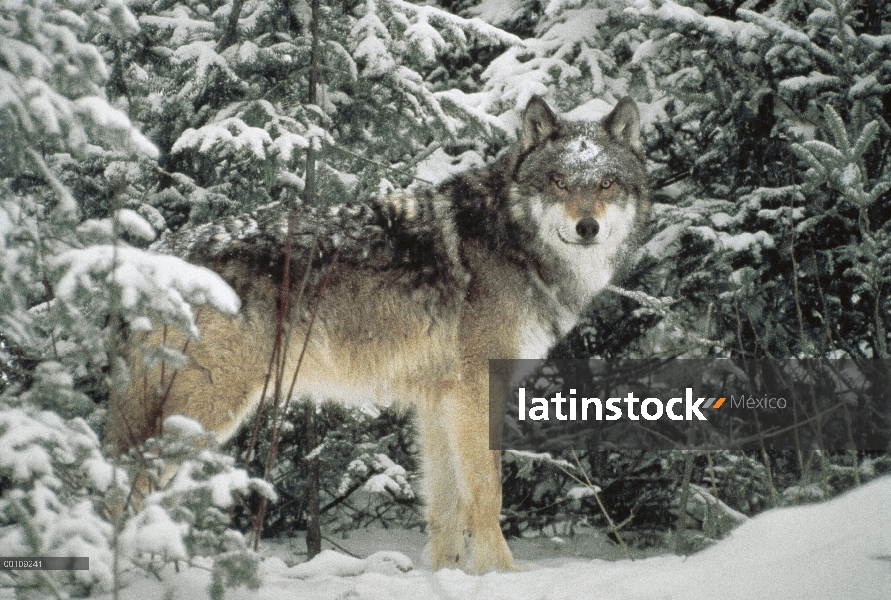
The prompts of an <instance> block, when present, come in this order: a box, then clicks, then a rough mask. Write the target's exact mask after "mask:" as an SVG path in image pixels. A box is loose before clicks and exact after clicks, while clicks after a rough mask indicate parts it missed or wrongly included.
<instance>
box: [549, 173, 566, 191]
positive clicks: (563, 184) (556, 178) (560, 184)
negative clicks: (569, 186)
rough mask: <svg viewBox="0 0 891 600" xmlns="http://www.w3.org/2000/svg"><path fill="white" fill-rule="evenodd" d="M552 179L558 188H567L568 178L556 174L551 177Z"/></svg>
mask: <svg viewBox="0 0 891 600" xmlns="http://www.w3.org/2000/svg"><path fill="white" fill-rule="evenodd" d="M551 181H552V182H553V183H554V185H555V186H557V188H558V189H561V190H565V189H566V180H565V179H563V178H562V177H560V176H559V175H554V176H552V177H551Z"/></svg>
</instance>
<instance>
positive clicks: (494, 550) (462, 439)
mask: <svg viewBox="0 0 891 600" xmlns="http://www.w3.org/2000/svg"><path fill="white" fill-rule="evenodd" d="M463 391H464V393H463V394H461V395H460V396H459V397H460V401H459V403H458V408H459V410H458V411H456V412H457V414H456V419H455V422H454V427H453V431H454V442H453V443H454V446H455V450H456V453H457V458H458V473H459V479H460V480H461V482H462V488H463V490H465V493H464V494H463V496H464V497H466V498H467V500H466V502H464V503H462V504H461V505H460V508H461V509H462V510H463V514H464V518H465V519H466V521H467V525H468V531H469V534H470V555H471V558H472V568H473V570H474V571H476V572H478V573H484V572H486V571H490V570H492V569H512V568H513V567H514V559H513V556H512V555H511V551H510V548H508V546H507V542H506V541H505V540H504V534H502V533H501V525H500V523H499V515H500V513H501V454H500V452H497V451H492V450H489V411H488V404H487V401H486V399H487V398H488V394H487V393H486V391H485V388H484V387H482V386H467V387H466V388H465V390H463Z"/></svg>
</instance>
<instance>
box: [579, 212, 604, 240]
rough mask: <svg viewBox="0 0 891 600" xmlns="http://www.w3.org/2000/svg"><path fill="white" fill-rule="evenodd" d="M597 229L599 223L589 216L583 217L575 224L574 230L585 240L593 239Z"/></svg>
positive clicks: (598, 229)
mask: <svg viewBox="0 0 891 600" xmlns="http://www.w3.org/2000/svg"><path fill="white" fill-rule="evenodd" d="M598 231H600V225H598V224H597V221H596V220H595V219H592V218H591V217H585V218H584V219H582V220H581V221H579V222H578V223H577V224H576V226H575V232H576V233H577V234H579V237H580V238H582V239H583V240H584V241H586V242H590V241H591V240H593V239H594V238H595V237H596V236H597V232H598Z"/></svg>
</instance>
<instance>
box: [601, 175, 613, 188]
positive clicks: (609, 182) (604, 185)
mask: <svg viewBox="0 0 891 600" xmlns="http://www.w3.org/2000/svg"><path fill="white" fill-rule="evenodd" d="M612 184H613V180H612V179H610V178H609V177H607V178H606V179H604V180H603V181H601V182H600V187H602V188H603V189H606V188H608V187H609V186H611V185H612Z"/></svg>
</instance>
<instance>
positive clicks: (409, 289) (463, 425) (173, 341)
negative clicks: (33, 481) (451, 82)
mask: <svg viewBox="0 0 891 600" xmlns="http://www.w3.org/2000/svg"><path fill="white" fill-rule="evenodd" d="M648 194H649V192H648V183H647V173H646V168H645V157H644V152H643V148H642V145H641V139H640V118H639V113H638V109H637V106H636V104H635V103H634V101H633V100H632V99H630V98H624V99H622V100H621V101H619V102H618V104H617V105H616V106H615V108H614V109H613V110H612V111H611V112H610V113H609V114H608V115H607V116H606V117H604V118H603V119H601V120H599V121H573V120H569V119H566V118H562V117H559V116H557V114H556V113H555V112H554V111H553V110H552V109H551V108H550V106H548V104H547V103H546V102H545V101H544V100H543V99H541V98H539V97H533V98H532V99H531V100H529V102H528V105H527V106H526V107H525V110H524V111H523V113H522V130H521V132H520V134H519V136H518V139H517V141H516V142H515V143H514V144H513V145H512V146H511V147H509V148H508V149H507V150H506V151H505V152H503V153H502V154H501V155H499V157H498V158H496V160H495V161H494V162H493V163H492V164H491V165H489V166H486V167H483V168H479V169H476V170H472V171H470V172H467V173H463V174H459V175H457V176H454V177H453V178H451V179H449V180H447V181H445V182H444V183H442V184H440V185H439V186H437V187H435V188H432V189H428V190H425V191H421V192H416V193H402V194H394V195H390V196H386V197H382V198H378V199H374V200H371V201H368V202H365V203H346V204H337V205H328V206H299V207H297V208H296V209H295V210H292V211H289V210H286V209H285V208H283V207H282V206H280V205H278V206H276V205H270V206H267V207H264V208H261V209H259V210H257V211H255V212H253V213H250V214H246V215H243V216H239V217H230V218H226V219H223V220H220V221H218V222H215V223H211V224H207V225H203V226H200V227H195V228H193V229H187V230H182V231H180V232H177V233H175V234H169V235H167V236H165V237H162V239H161V240H160V241H159V242H157V243H156V246H155V247H156V249H158V250H160V251H164V252H169V253H173V254H177V255H179V256H181V257H183V258H185V259H187V260H189V261H190V262H193V263H195V264H199V265H204V266H206V267H208V268H210V269H212V270H214V271H216V272H217V273H218V274H219V275H221V276H222V278H223V279H225V281H226V282H227V283H228V284H229V285H230V286H231V287H232V288H233V289H234V290H235V291H236V292H237V293H238V295H239V297H240V298H241V301H242V308H241V311H240V313H239V314H238V315H235V316H233V315H225V314H222V313H219V312H215V311H214V310H212V309H210V308H207V307H205V308H204V309H202V312H201V314H200V318H199V327H200V329H201V337H200V339H197V340H195V339H193V340H187V338H186V336H185V335H184V334H182V333H177V332H174V331H169V332H168V331H165V332H164V333H163V334H162V333H160V332H155V333H153V334H149V338H148V339H145V340H141V343H140V344H134V345H133V346H134V347H139V346H142V347H144V346H145V345H146V344H152V343H160V342H161V341H162V338H163V341H164V342H165V343H166V344H167V345H170V346H174V347H182V348H184V351H185V354H186V355H187V356H188V359H189V360H188V364H186V365H185V366H184V367H181V368H180V369H178V370H177V371H176V373H175V375H173V376H172V375H171V373H170V371H169V370H168V371H167V373H166V379H165V372H164V367H163V365H150V364H148V362H147V361H143V360H141V358H140V355H139V352H138V351H135V350H134V351H133V352H132V353H131V356H130V357H129V361H130V366H131V384H130V387H129V388H128V389H126V390H125V391H124V392H123V393H121V394H118V395H117V396H116V397H115V398H113V403H112V407H111V410H110V415H109V420H108V426H107V440H108V441H109V442H111V443H112V444H114V446H115V447H116V448H118V450H120V451H123V450H124V449H126V448H127V447H129V446H132V445H134V444H137V443H139V442H141V441H143V440H145V439H147V438H148V437H151V436H153V435H156V434H158V433H159V430H160V426H161V423H162V421H163V419H164V418H165V417H166V416H168V415H172V414H182V415H185V416H188V417H191V418H194V419H197V420H198V421H200V422H201V423H203V425H204V426H205V428H206V429H208V430H209V431H212V432H214V433H215V434H216V436H217V438H218V439H219V440H220V441H225V440H226V439H228V438H230V437H231V436H232V435H233V434H234V433H235V432H236V430H237V429H238V427H239V425H240V424H241V423H242V422H243V421H244V420H245V419H246V417H247V416H249V415H250V414H251V413H252V411H255V410H256V407H257V406H258V403H259V402H260V396H261V394H262V393H263V390H264V389H265V386H264V382H265V379H266V373H267V369H268V367H269V364H270V363H269V361H270V349H271V348H273V346H274V340H275V337H276V332H277V331H278V329H277V323H278V320H277V316H278V311H279V308H280V307H281V306H282V303H281V299H282V298H281V297H280V296H281V294H282V293H284V294H288V295H289V298H288V304H289V306H290V308H289V310H288V313H287V315H286V316H285V321H286V327H287V329H288V331H289V332H290V338H291V339H292V340H299V342H298V343H291V344H290V345H289V347H288V349H287V350H286V352H285V354H284V362H285V372H286V373H291V372H293V370H294V369H295V368H296V367H297V364H298V362H300V369H299V373H298V376H297V380H296V388H295V396H304V395H309V396H311V397H313V398H316V399H320V400H322V399H326V400H327V399H336V400H339V401H341V402H343V403H347V404H349V403H355V404H358V403H359V402H360V401H366V400H367V399H372V400H374V401H376V402H379V403H382V404H389V403H409V404H413V405H414V406H415V407H416V409H417V420H418V425H419V427H418V429H419V434H420V438H421V444H420V447H421V454H422V465H423V475H424V485H423V488H424V495H425V497H426V509H425V512H426V520H427V530H428V535H429V544H428V548H427V555H428V558H429V561H430V563H431V566H432V567H433V568H441V567H453V566H457V567H461V568H465V569H468V570H471V571H475V572H485V571H488V570H491V569H511V568H513V566H514V562H513V558H512V555H511V551H510V549H509V548H508V546H507V543H506V542H505V539H504V536H503V534H502V532H501V528H500V526H499V513H500V510H501V463H500V454H499V453H498V452H496V451H493V450H490V447H489V412H488V370H487V361H488V359H493V358H544V357H545V355H546V353H547V352H548V350H549V349H550V348H551V347H552V346H553V345H554V344H555V342H557V341H558V340H560V339H561V338H562V337H563V336H565V335H566V334H567V332H569V330H570V329H572V328H573V327H574V326H575V325H576V324H577V322H578V321H579V319H580V318H581V317H582V316H583V314H584V312H585V310H586V307H588V306H589V304H590V302H591V300H592V298H594V296H595V295H596V294H598V292H600V291H601V290H603V289H604V287H605V286H607V284H608V282H609V281H610V279H611V277H613V275H614V273H615V272H616V270H617V269H618V268H619V265H620V264H621V263H622V261H623V258H625V257H627V256H628V253H629V250H630V249H631V248H632V247H633V244H634V240H635V238H636V237H637V236H638V235H639V233H640V231H641V229H642V226H643V225H644V223H645V221H646V218H647V214H648V208H649V200H648ZM289 235H290V248H291V252H290V260H289V261H286V258H285V257H286V251H285V248H286V246H287V245H288V244H287V242H288V240H287V238H288V236H289ZM286 263H287V264H286ZM286 272H287V273H288V280H287V283H286V285H282V281H283V276H284V273H286ZM310 328H311V329H312V330H311V335H309V336H308V337H306V344H305V349H304V347H303V346H304V344H303V342H302V340H304V338H305V336H306V335H307V332H308V331H309V330H310ZM301 357H302V362H301Z"/></svg>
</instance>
